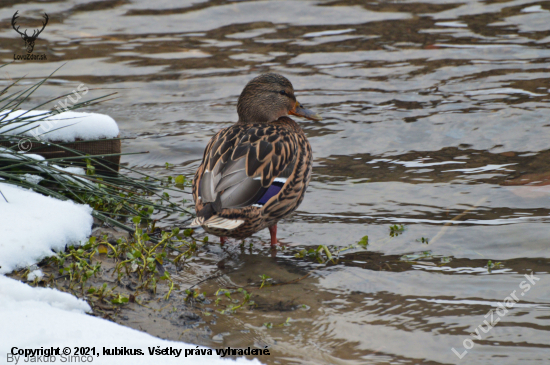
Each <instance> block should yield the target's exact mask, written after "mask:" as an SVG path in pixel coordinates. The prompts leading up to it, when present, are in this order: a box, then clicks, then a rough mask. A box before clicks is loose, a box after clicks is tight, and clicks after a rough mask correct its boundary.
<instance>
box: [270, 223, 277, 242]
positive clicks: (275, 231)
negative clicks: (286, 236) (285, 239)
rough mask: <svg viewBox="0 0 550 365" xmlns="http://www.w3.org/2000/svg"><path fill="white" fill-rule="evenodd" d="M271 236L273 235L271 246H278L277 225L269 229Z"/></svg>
mask: <svg viewBox="0 0 550 365" xmlns="http://www.w3.org/2000/svg"><path fill="white" fill-rule="evenodd" d="M269 234H270V235H271V246H275V245H277V225H276V224H275V225H273V226H271V227H269Z"/></svg>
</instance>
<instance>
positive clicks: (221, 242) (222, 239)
mask: <svg viewBox="0 0 550 365" xmlns="http://www.w3.org/2000/svg"><path fill="white" fill-rule="evenodd" d="M225 241H227V237H222V236H220V244H222V245H223V244H224V243H225Z"/></svg>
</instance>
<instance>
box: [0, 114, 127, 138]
mask: <svg viewBox="0 0 550 365" xmlns="http://www.w3.org/2000/svg"><path fill="white" fill-rule="evenodd" d="M45 113H49V111H47V110H31V111H26V110H16V111H13V112H11V113H9V114H8V116H7V117H6V119H4V120H2V121H0V134H2V133H5V134H10V135H15V134H23V135H27V136H32V137H35V138H37V139H40V140H42V141H52V142H73V141H75V140H77V139H87V140H95V139H100V138H116V137H117V136H118V134H119V130H118V125H117V124H116V122H115V120H114V119H113V118H111V117H110V116H108V115H104V114H97V113H81V112H73V111H67V112H62V113H59V114H55V115H51V116H49V117H47V118H44V116H45ZM5 114H6V113H3V114H0V119H1V118H2V117H4V115H5ZM19 116H22V117H32V118H29V119H28V120H27V121H24V122H21V123H12V124H11V125H5V122H7V121H9V120H12V119H14V118H16V117H19ZM41 118H44V119H42V120H37V119H41ZM29 121H33V122H32V123H30V124H27V123H28V122H29Z"/></svg>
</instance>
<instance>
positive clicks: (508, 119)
mask: <svg viewBox="0 0 550 365" xmlns="http://www.w3.org/2000/svg"><path fill="white" fill-rule="evenodd" d="M1 9H2V14H3V15H2V19H3V22H4V24H9V18H11V16H12V14H13V13H14V12H15V11H16V10H19V12H20V14H21V15H22V18H21V19H20V21H21V22H22V23H23V22H24V21H25V20H23V18H24V17H31V15H32V16H34V17H36V18H38V17H39V16H40V13H41V12H42V11H46V12H47V13H48V14H49V16H50V24H48V26H47V27H46V29H45V31H44V32H43V33H42V34H41V35H40V37H39V39H38V40H37V42H36V46H35V53H46V54H47V57H48V61H47V62H46V61H41V62H26V63H21V62H17V63H15V64H12V65H10V66H8V67H6V68H2V69H1V70H0V72H1V73H2V78H4V79H7V78H14V77H18V76H21V75H23V74H28V75H29V77H31V78H32V77H41V76H44V75H46V74H48V73H50V72H52V71H53V70H54V69H55V68H57V67H59V66H62V65H63V67H61V69H59V70H58V71H57V72H56V73H55V75H54V76H53V79H52V80H50V81H49V82H48V83H47V84H45V85H44V87H42V88H41V89H40V90H39V91H38V92H37V94H36V96H34V97H33V100H32V101H33V102H35V101H36V102H38V101H42V100H45V98H47V97H48V96H51V95H60V94H64V93H67V92H70V90H72V89H73V88H75V87H76V86H78V85H79V84H80V83H85V84H86V85H87V86H88V87H90V88H103V89H104V90H96V91H94V92H93V93H95V94H96V95H101V94H102V93H106V92H107V91H110V90H105V89H116V91H118V99H115V100H112V101H109V102H107V103H104V104H102V105H98V106H95V107H93V108H91V110H93V111H99V112H103V113H107V114H109V115H111V116H112V117H114V118H115V119H116V120H117V122H118V123H119V125H120V127H121V131H122V135H123V136H125V137H133V138H135V139H131V140H126V141H125V142H124V144H123V150H124V151H126V152H138V151H144V150H146V151H149V152H150V153H149V154H147V155H132V156H127V157H125V158H124V162H126V163H128V164H129V165H130V166H134V167H137V168H138V169H141V170H143V171H146V172H148V173H153V174H157V173H158V174H160V175H163V176H165V175H173V176H175V175H177V174H185V175H187V176H191V175H192V174H193V173H194V172H195V170H196V168H197V167H198V165H199V163H200V159H201V157H202V152H203V149H204V147H205V145H206V143H207V141H208V139H209V138H210V137H211V136H212V135H213V134H214V133H215V132H216V131H218V130H219V129H220V128H224V127H227V126H229V125H230V124H231V123H232V122H234V121H236V109H235V107H236V101H237V97H238V95H239V94H240V92H241V90H242V88H243V87H244V85H245V84H246V82H247V81H248V80H250V79H251V78H252V77H254V76H255V75H257V74H259V73H261V72H268V71H272V72H279V73H282V74H284V75H285V76H287V77H288V78H289V79H290V80H291V81H292V83H293V84H294V86H295V88H296V89H297V90H298V92H297V95H298V99H299V100H300V101H301V102H302V103H303V104H304V105H305V106H307V107H308V108H311V109H313V110H315V111H317V112H319V113H320V114H321V115H322V116H323V117H324V119H323V120H322V121H321V122H312V121H304V120H301V121H300V124H301V126H302V127H303V128H304V130H305V131H306V133H307V135H308V138H309V140H310V142H311V145H312V147H313V151H314V169H313V180H312V182H311V185H310V188H309V190H308V192H307V195H306V198H305V200H304V202H303V204H302V205H301V206H300V208H299V211H298V212H297V213H296V214H295V215H294V216H293V217H291V218H288V219H286V220H285V221H284V222H281V224H280V225H279V235H280V241H281V242H283V243H284V244H285V245H287V247H289V249H288V250H287V251H281V252H278V253H277V254H276V257H275V258H273V257H271V254H270V252H269V250H268V249H267V248H266V247H265V245H264V244H262V242H268V233H267V230H266V231H265V232H260V233H258V234H257V235H255V236H254V237H253V238H252V239H250V240H249V241H247V243H246V245H245V246H246V247H247V249H243V250H241V248H240V247H239V243H240V242H232V243H230V244H229V245H228V246H227V247H225V248H223V249H221V248H219V247H217V248H216V247H215V246H212V247H213V248H211V249H210V251H205V252H202V253H201V254H200V255H199V256H198V257H196V258H194V259H193V261H192V262H191V264H190V266H189V267H188V269H187V270H186V271H182V272H180V274H179V275H177V277H176V279H177V281H178V283H179V285H180V287H181V288H185V287H188V286H190V285H193V284H195V283H198V282H200V281H201V280H204V279H208V278H209V277H214V278H211V279H208V280H206V281H205V282H202V283H200V284H199V285H198V287H199V288H200V290H201V291H206V292H207V293H208V294H211V293H213V292H215V291H216V290H217V289H219V288H222V287H236V286H243V285H248V284H250V283H251V282H254V283H258V282H259V281H260V280H259V278H258V276H259V275H262V274H265V275H268V276H270V277H272V278H273V279H274V280H276V281H277V282H279V283H284V282H289V281H292V280H296V279H301V280H300V281H297V282H295V283H292V284H287V285H279V286H272V287H267V288H263V289H262V290H253V287H250V288H249V289H251V290H252V293H253V299H254V300H255V301H256V303H257V304H258V307H257V308H256V309H254V310H241V311H239V312H238V313H237V314H235V315H230V316H227V315H220V314H217V318H216V317H214V316H210V317H203V318H204V320H201V321H200V323H198V324H197V328H198V329H200V330H203V331H204V333H205V334H204V335H203V336H198V337H197V338H196V341H197V342H198V343H201V344H205V345H209V346H214V347H222V346H224V347H226V346H232V347H247V346H264V345H268V346H270V349H271V353H272V356H270V357H263V358H262V360H263V361H265V362H268V363H273V364H275V363H292V364H294V363H296V364H389V363H393V364H395V363H405V364H415V363H421V362H422V363H426V364H455V363H459V362H460V363H464V364H493V363H495V364H496V363H498V364H499V365H502V364H519V363H521V364H545V363H547V362H548V360H549V359H550V350H549V348H550V340H549V338H550V336H548V335H549V330H550V296H549V294H548V293H550V275H549V274H548V272H549V264H550V249H549V247H550V246H549V240H550V236H549V234H548V229H547V228H545V227H547V226H546V224H547V223H548V221H549V215H548V213H549V207H550V190H549V184H550V165H549V163H548V162H547V161H548V160H549V159H548V157H549V148H548V134H549V130H548V127H549V126H550V122H549V120H548V117H547V116H548V105H549V104H548V101H549V91H550V83H549V76H548V75H549V74H548V69H549V67H550V61H549V60H550V50H549V49H548V45H549V44H550V22H549V21H548V19H550V18H549V16H550V13H549V11H550V6H549V4H548V3H547V2H541V1H527V0H515V1H496V0H495V1H486V2H483V1H476V0H462V1H458V0H457V1H453V0H449V1H445V2H440V1H429V0H418V1H414V2H413V1H408V0H403V1H395V2H385V1H372V2H360V1H330V2H328V1H317V2H314V1H299V2H298V1H294V2H277V1H267V2H245V1H234V2H232V1H211V2H208V1H195V2H191V1H185V2H184V1H178V2H176V1H168V0H162V1H156V2H154V3H150V2H148V1H144V0H143V1H131V2H130V1H103V2H93V3H84V2H77V1H58V2H53V3H47V4H46V3H42V2H40V3H38V2H32V1H29V2H25V3H23V4H17V5H16V4H15V2H14V1H4V2H3V3H2V5H1ZM27 21H28V22H29V23H28V24H31V23H30V20H27ZM37 24H38V23H37ZM29 27H32V24H31V25H29ZM3 29H4V30H3V31H2V32H1V33H0V39H1V42H2V50H0V51H1V53H0V55H1V58H2V59H3V61H4V62H7V61H9V60H11V59H13V58H12V54H13V52H16V53H23V52H24V50H23V42H22V41H21V39H20V38H19V36H18V35H17V34H16V33H15V32H14V31H13V29H11V28H8V27H7V26H6V27H4V28H3ZM166 162H168V163H170V164H173V165H174V167H173V168H172V169H171V170H166V169H165V163H166ZM181 198H189V196H188V195H186V194H182V195H181ZM164 223H165V224H167V225H171V224H177V223H178V218H177V217H170V218H168V219H166V220H165V222H164ZM394 224H398V225H399V224H403V225H404V227H405V229H404V232H402V234H399V235H398V236H396V237H390V235H389V233H390V229H389V227H390V225H394ZM365 235H368V236H369V245H368V248H367V249H366V250H363V249H355V250H352V251H348V252H347V253H346V252H344V253H342V255H341V260H340V261H339V263H338V264H337V265H334V264H328V265H320V264H315V262H314V261H308V260H303V259H296V258H294V257H293V255H292V254H291V251H292V250H295V251H296V248H297V247H301V248H308V249H309V248H316V247H317V246H318V245H320V244H323V245H335V246H338V247H341V248H343V247H346V246H349V245H350V244H355V243H356V242H358V241H359V240H360V239H361V238H362V237H363V236H365ZM422 238H427V239H428V242H429V243H428V244H426V243H423V242H422ZM211 239H214V237H211ZM249 242H251V243H252V246H253V247H252V249H251V250H248V243H249ZM292 252H294V251H292ZM489 260H491V261H492V262H493V263H495V262H500V265H499V266H497V267H495V268H493V270H492V271H491V272H489V271H488V268H487V266H488V261H489ZM220 261H222V262H223V263H222V264H219V262H220ZM531 272H533V273H534V275H535V277H536V278H538V279H540V280H539V281H535V285H531V287H530V290H529V291H525V288H526V287H525V285H526V283H528V281H527V279H526V278H525V277H524V275H525V274H528V273H531ZM308 273H309V275H308V276H306V274H308ZM523 281H525V282H526V283H523V288H522V287H520V285H522V282H523ZM514 291H515V292H514ZM180 294H181V293H180ZM511 294H513V295H515V296H516V297H517V298H518V303H517V304H515V306H514V308H511V309H509V312H508V313H506V314H505V315H504V316H503V317H498V314H497V313H495V314H494V316H495V318H494V320H497V319H498V318H500V321H499V322H498V323H497V324H495V326H494V328H492V329H490V330H489V331H488V332H487V333H484V332H483V331H482V330H481V329H479V328H478V326H479V325H482V327H483V329H485V330H486V329H487V326H486V325H485V324H484V322H483V321H484V320H488V319H489V318H486V317H485V315H486V314H487V312H488V311H489V310H490V309H491V308H492V307H495V306H497V303H498V302H503V301H504V300H505V298H506V297H508V296H510V295H511ZM522 294H523V295H522ZM214 309H219V308H217V307H214ZM214 313H215V312H214ZM288 317H290V318H291V320H290V322H289V324H290V325H288V326H282V324H283V323H285V321H286V319H287V318H288ZM211 318H212V319H211ZM136 323H137V322H136ZM136 323H134V324H130V325H133V326H134V327H135V328H139V326H138V325H137V324H136ZM264 323H272V324H273V328H266V326H264V325H263V324H264ZM171 325H172V326H173V325H174V324H173V323H172V324H171ZM166 326H170V324H168V323H167V324H166ZM144 328H145V330H148V329H147V328H146V327H144ZM476 328H478V332H479V335H478V334H476V333H475V330H476ZM163 331H164V332H163ZM149 332H151V333H153V334H156V335H159V336H162V337H168V338H172V339H175V340H177V339H178V337H179V335H178V331H177V326H176V328H172V329H170V330H167V329H166V328H164V329H163V328H152V327H151V329H149ZM180 332H181V331H180ZM471 333H474V336H476V337H478V338H476V337H473V336H472V335H471ZM465 340H466V341H465ZM469 341H472V342H469ZM465 345H466V346H468V347H471V346H473V347H471V348H470V349H469V350H467V351H468V352H467V353H465V354H464V351H465V348H464V346H465ZM452 348H454V349H455V350H456V351H457V353H458V354H463V356H464V357H463V358H462V360H460V361H459V357H458V356H457V355H455V354H454V353H453V351H452V350H451V349H452ZM273 355H276V356H273Z"/></svg>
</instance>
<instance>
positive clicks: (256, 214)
mask: <svg viewBox="0 0 550 365" xmlns="http://www.w3.org/2000/svg"><path fill="white" fill-rule="evenodd" d="M237 112H238V114H239V121H238V122H237V123H235V124H233V125H232V126H231V127H229V128H225V129H222V130H221V131H219V132H218V133H217V134H216V135H215V136H214V137H212V139H211V140H210V142H208V145H207V146H206V150H205V151H204V157H203V159H202V163H201V165H200V166H199V169H198V170H197V173H196V174H195V180H194V181H193V199H194V200H195V209H196V211H197V218H195V220H194V221H193V223H191V227H198V226H202V227H203V228H204V230H205V231H206V232H208V233H211V234H214V235H216V236H219V237H220V240H221V242H222V243H223V242H225V237H233V238H240V239H243V238H246V237H249V236H251V235H252V234H254V233H256V232H258V231H259V230H261V229H264V228H266V227H267V228H269V233H270V234H271V245H275V244H277V222H278V221H279V220H280V219H282V218H284V217H286V216H288V215H289V214H291V213H292V212H294V210H296V208H298V206H299V205H300V203H301V202H302V200H303V198H304V193H305V192H306V189H307V186H308V184H309V180H310V179H311V164H312V153H311V146H310V145H309V142H308V140H307V138H306V135H305V134H304V132H303V131H302V129H301V128H300V127H299V126H298V124H296V122H294V121H293V120H292V119H290V118H289V117H288V115H289V114H292V115H297V116H301V117H305V118H308V119H312V120H320V119H321V118H320V117H319V116H317V115H316V114H314V113H313V112H311V111H309V110H307V109H304V108H302V106H301V105H300V103H299V102H298V101H296V97H295V96H294V88H293V87H292V84H291V83H290V81H288V80H287V79H286V78H285V77H283V76H281V75H278V74H274V73H268V74H264V75H260V76H258V77H256V78H254V79H252V80H251V81H250V82H249V83H248V84H247V85H246V86H245V88H244V90H243V92H242V93H241V96H239V102H238V104H237Z"/></svg>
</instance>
